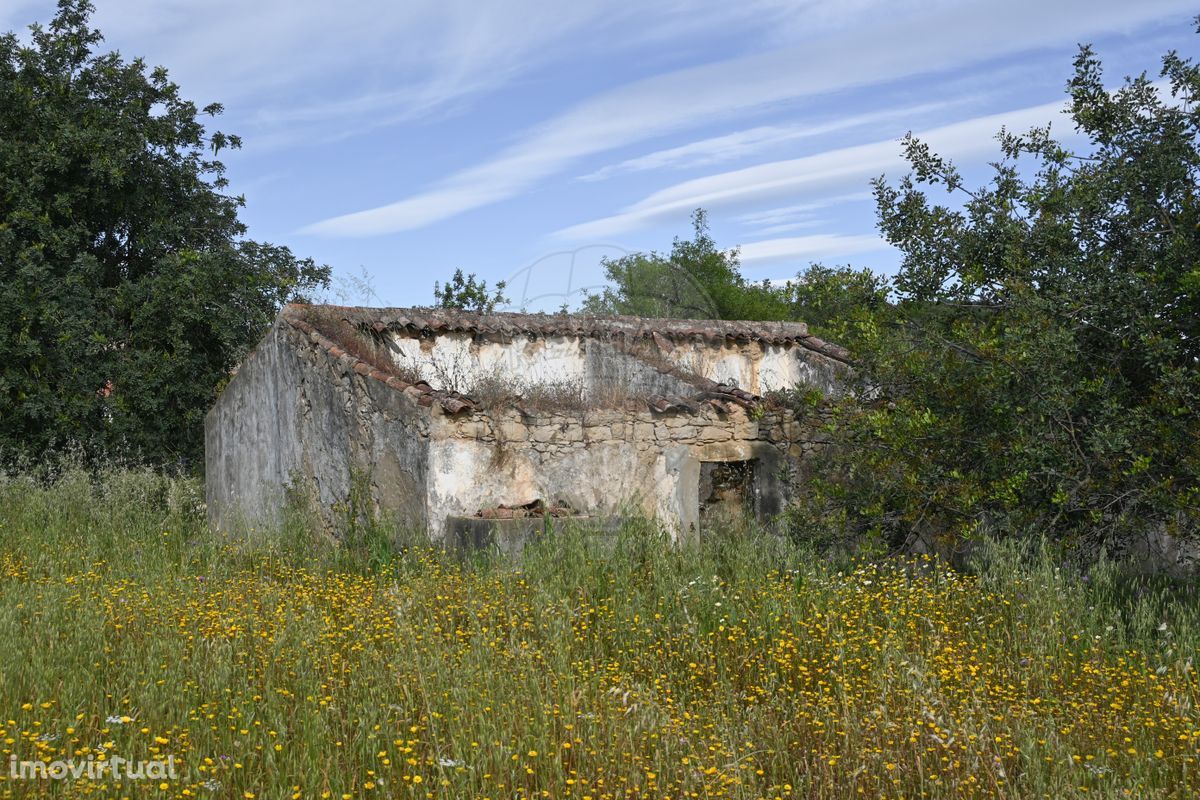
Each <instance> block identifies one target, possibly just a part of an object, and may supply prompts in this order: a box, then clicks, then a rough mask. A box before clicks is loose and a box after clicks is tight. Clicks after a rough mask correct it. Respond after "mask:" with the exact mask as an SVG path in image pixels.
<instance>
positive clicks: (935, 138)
mask: <svg viewBox="0 0 1200 800" xmlns="http://www.w3.org/2000/svg"><path fill="white" fill-rule="evenodd" d="M1063 108H1064V106H1063V103H1061V102H1056V103H1046V104H1043V105H1037V106H1031V107H1029V108H1023V109H1018V110H1016V111H1011V112H1005V113H1001V114H989V115H987V116H983V117H976V118H974V119H969V120H965V121H963V122H956V123H954V124H951V125H943V126H941V127H938V128H933V129H931V130H927V131H924V132H922V133H920V134H918V137H919V138H920V139H922V140H923V141H925V142H927V143H928V144H929V145H930V146H931V147H932V148H933V150H934V151H935V152H938V153H940V154H942V155H945V156H947V157H951V158H960V159H961V158H971V157H976V156H982V155H984V154H987V153H993V152H995V151H996V143H995V141H994V138H993V136H994V134H995V133H996V132H997V131H998V130H999V129H1000V128H1001V127H1002V126H1007V127H1009V128H1011V129H1013V130H1018V131H1022V130H1025V129H1027V128H1030V127H1033V126H1035V125H1044V124H1046V123H1047V122H1051V121H1059V120H1060V118H1061V116H1062V111H1063ZM904 168H905V164H904V161H903V159H902V158H901V148H900V144H899V142H898V141H897V140H895V139H887V140H884V141H878V142H872V143H870V144H863V145H856V146H854V147H843V148H839V149H836V150H829V151H826V152H824V153H817V154H815V155H811V156H805V157H803V158H793V159H788V160H785V161H772V162H770V163H767V164H759V165H757V166H753V167H747V168H745V169H739V170H733V171H731V172H722V173H719V174H716V175H709V176H707V177H703V178H696V179H694V180H690V181H684V182H682V183H677V184H675V185H674V186H669V187H667V188H665V189H662V190H660V191H657V192H654V193H653V194H651V195H649V196H648V197H646V198H644V199H643V200H641V201H639V202H637V203H634V204H633V205H631V206H629V207H628V208H626V209H625V210H624V211H622V212H620V213H618V214H614V215H612V216H609V217H604V218H601V219H597V220H592V221H590V222H584V223H581V224H579V225H573V226H571V227H569V228H564V229H563V230H560V231H558V232H557V233H556V236H558V237H560V238H566V239H591V238H604V237H608V236H613V235H615V234H618V233H624V232H625V231H628V230H631V229H634V228H637V227H640V226H642V225H645V224H647V223H649V222H652V221H655V220H658V219H662V218H665V217H670V216H675V215H678V214H679V213H680V212H687V211H690V210H692V209H694V208H697V207H703V208H707V209H713V208H719V207H722V206H731V205H735V204H745V203H749V202H760V201H770V200H772V199H775V198H779V197H785V196H786V197H790V198H801V199H803V198H809V197H811V198H814V200H815V199H816V198H818V197H820V196H821V195H827V194H834V195H839V194H844V193H847V192H854V191H855V190H858V191H862V190H863V188H864V187H865V186H866V184H867V182H868V181H869V180H870V179H871V178H873V177H875V176H877V175H879V174H881V173H884V172H887V171H889V170H904Z"/></svg>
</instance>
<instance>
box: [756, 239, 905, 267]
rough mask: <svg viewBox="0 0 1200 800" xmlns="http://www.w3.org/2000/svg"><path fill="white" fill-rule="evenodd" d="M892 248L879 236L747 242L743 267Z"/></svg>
mask: <svg viewBox="0 0 1200 800" xmlns="http://www.w3.org/2000/svg"><path fill="white" fill-rule="evenodd" d="M887 247H890V245H889V244H888V243H887V241H886V240H884V239H883V238H881V237H880V236H878V235H877V234H873V233H871V234H856V235H846V234H840V233H818V234H813V235H812V236H787V237H783V238H779V239H761V240H759V241H756V242H747V243H745V244H743V245H742V246H741V248H740V250H739V251H740V255H741V260H742V264H744V265H746V266H752V267H753V266H759V265H763V264H774V263H778V262H781V261H816V260H819V259H822V258H838V257H840V256H849V255H855V254H858V253H870V252H873V251H875V250H883V249H885V248H887Z"/></svg>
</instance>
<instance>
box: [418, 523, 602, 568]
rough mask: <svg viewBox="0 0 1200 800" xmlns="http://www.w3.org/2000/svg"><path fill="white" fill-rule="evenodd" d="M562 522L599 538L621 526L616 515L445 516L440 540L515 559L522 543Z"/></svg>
mask: <svg viewBox="0 0 1200 800" xmlns="http://www.w3.org/2000/svg"><path fill="white" fill-rule="evenodd" d="M564 523H567V524H583V525H585V526H587V527H588V528H589V529H592V530H594V531H595V533H594V534H592V535H594V536H597V537H599V538H611V537H612V536H613V535H615V534H616V532H617V530H618V529H619V528H620V527H621V519H620V518H619V517H608V518H601V517H565V518H550V517H522V518H518V519H484V518H482V517H447V518H446V527H445V532H446V535H445V538H443V539H442V542H443V543H444V545H445V547H446V548H447V549H450V550H454V551H457V552H460V553H464V554H465V553H473V552H478V551H481V550H486V551H491V552H497V553H500V554H501V555H505V556H510V557H513V558H517V557H520V555H521V552H522V551H523V550H524V549H525V545H526V544H528V543H529V542H531V541H533V540H534V539H537V538H539V537H541V536H543V535H545V533H546V532H547V531H548V530H551V529H552V527H553V526H554V525H558V526H560V527H561V526H562V525H563V524H564Z"/></svg>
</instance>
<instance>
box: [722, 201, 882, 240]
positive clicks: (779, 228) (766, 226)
mask: <svg viewBox="0 0 1200 800" xmlns="http://www.w3.org/2000/svg"><path fill="white" fill-rule="evenodd" d="M870 198H871V193H870V192H851V193H850V194H839V195H833V196H832V197H822V198H821V199H820V200H816V201H813V202H810V203H795V204H793V205H788V206H778V207H775V208H766V209H762V210H759V211H752V212H750V213H748V214H740V215H738V216H737V217H735V218H734V220H735V221H736V222H738V223H740V224H741V225H743V226H744V227H747V228H751V229H753V230H754V233H755V234H756V235H758V236H767V235H770V234H775V233H786V232H788V231H795V230H800V229H802V228H812V227H816V226H817V225H820V224H823V222H824V221H823V220H821V219H819V218H817V217H816V216H814V214H813V212H815V211H824V210H825V209H828V208H831V207H832V206H837V205H841V204H843V203H853V202H858V201H861V200H869V199H870Z"/></svg>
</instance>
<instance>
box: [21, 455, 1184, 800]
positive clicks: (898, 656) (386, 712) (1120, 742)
mask: <svg viewBox="0 0 1200 800" xmlns="http://www.w3.org/2000/svg"><path fill="white" fill-rule="evenodd" d="M202 497H203V488H202V486H201V485H200V484H199V482H198V481H195V480H192V479H179V478H171V477H165V476H163V475H161V474H157V473H155V472H153V471H150V470H139V471H124V470H109V469H100V470H92V471H88V472H84V471H80V470H71V469H67V470H64V471H60V473H59V477H58V478H57V479H56V480H53V481H50V482H47V481H45V480H40V479H39V480H33V479H30V478H29V477H28V476H23V475H3V474H0V638H2V640H3V641H4V643H5V646H4V647H0V708H3V709H5V718H6V720H7V719H12V720H13V722H12V723H11V724H9V723H7V722H6V723H5V727H4V730H5V732H6V733H5V735H4V737H3V739H0V756H2V757H3V763H4V764H5V769H6V770H7V764H8V761H9V756H10V755H16V756H17V758H18V760H26V759H40V760H44V761H52V760H57V759H64V760H65V759H72V758H73V759H75V760H76V762H77V763H78V762H80V761H82V760H84V758H85V756H84V755H81V753H83V754H90V753H94V752H95V751H96V750H97V749H99V748H101V747H103V749H104V751H105V753H106V754H107V755H106V757H107V758H109V759H112V758H114V757H117V756H119V757H121V758H124V759H133V760H140V759H147V758H164V757H167V756H173V757H174V759H175V762H176V765H177V766H178V777H177V778H173V779H171V780H170V781H169V782H168V786H167V788H166V789H161V790H160V789H159V787H158V781H134V782H132V784H131V783H125V784H121V785H118V784H116V783H113V782H110V781H106V780H101V781H97V782H93V783H84V782H75V783H71V782H69V781H55V782H53V784H50V783H46V782H44V781H42V782H37V783H34V782H22V781H6V782H0V786H2V787H4V788H0V796H5V797H44V796H45V797H57V796H64V795H65V796H74V795H73V794H72V790H73V789H74V790H77V791H76V792H75V793H76V794H77V793H78V791H83V792H88V793H91V794H93V795H95V796H101V797H103V796H110V797H111V796H125V795H128V796H131V797H140V796H163V797H165V796H174V797H223V798H226V797H227V798H243V797H246V796H248V795H254V796H255V797H256V798H264V799H267V798H269V800H282V799H283V798H290V797H292V796H293V795H296V794H299V795H300V796H301V797H303V798H321V797H323V796H325V795H326V794H328V795H329V796H331V797H335V798H336V797H341V796H342V795H345V794H348V795H351V796H352V797H376V796H377V797H381V798H382V797H396V796H399V797H406V796H409V795H419V794H420V793H423V792H424V791H425V790H426V788H427V787H428V790H429V792H430V793H431V794H435V795H436V796H438V797H453V798H457V797H506V798H508V797H513V798H534V797H543V796H545V797H555V798H559V797H561V798H579V797H584V796H587V795H588V794H591V796H593V797H601V796H602V795H604V793H605V792H608V793H609V796H612V797H616V796H622V797H631V796H633V795H634V790H636V794H637V795H638V796H643V797H663V796H667V795H669V796H671V797H692V796H696V797H721V796H725V797H732V798H758V797H776V796H784V797H787V796H790V797H802V798H806V799H808V800H842V799H843V798H846V797H856V796H859V795H860V793H859V791H858V790H859V789H862V790H863V791H862V792H861V796H863V797H869V798H877V797H884V798H894V797H920V796H925V797H928V798H962V797H1006V798H1026V797H1052V798H1072V799H1074V798H1095V797H1101V798H1128V797H1138V798H1142V797H1153V798H1174V797H1178V798H1191V797H1195V796H1196V793H1197V790H1198V789H1200V773H1198V772H1197V769H1196V766H1197V764H1198V763H1200V751H1198V745H1200V681H1198V680H1197V676H1196V670H1195V658H1194V654H1195V652H1196V648H1197V647H1198V646H1200V602H1198V601H1200V596H1198V589H1200V587H1197V585H1196V584H1195V582H1192V583H1190V584H1183V585H1179V586H1170V585H1164V584H1160V583H1156V582H1151V581H1140V582H1138V583H1136V584H1130V583H1128V582H1126V581H1124V580H1122V579H1121V577H1120V575H1119V574H1117V573H1116V572H1115V571H1114V570H1113V569H1112V565H1110V564H1100V565H1097V566H1096V568H1094V569H1092V570H1091V572H1090V573H1089V574H1088V575H1087V577H1086V579H1085V578H1084V577H1083V576H1080V575H1079V574H1077V573H1075V572H1074V571H1073V570H1069V569H1066V570H1064V569H1060V568H1059V564H1058V562H1057V559H1054V558H1053V555H1054V554H1053V552H1050V551H1045V550H1039V548H1037V547H1025V546H1024V544H1025V543H1016V542H1009V543H1004V544H1003V545H1001V546H998V547H990V546H989V547H985V548H983V552H982V553H981V554H980V556H981V557H980V558H977V559H976V560H975V562H974V564H973V567H974V569H973V571H972V574H961V573H955V572H952V571H950V570H948V569H946V568H945V565H944V564H937V563H936V562H933V561H932V560H926V559H904V560H899V559H896V560H893V559H883V560H880V561H877V562H866V561H863V560H855V561H846V560H839V561H831V560H829V559H828V558H825V557H821V556H819V555H818V554H816V553H814V552H812V551H811V550H808V549H807V548H806V547H804V546H802V545H797V544H796V543H794V542H790V541H788V540H786V539H784V538H782V537H777V536H772V535H770V534H767V533H765V532H763V531H762V530H756V529H753V528H750V529H748V530H742V531H710V532H708V533H707V534H706V535H705V536H704V537H702V538H701V540H700V541H697V542H692V543H689V544H688V545H687V546H681V547H673V546H671V544H670V542H669V541H667V540H666V538H665V537H664V536H663V535H662V534H661V531H660V530H659V529H658V528H657V526H655V525H653V524H651V523H648V522H647V521H645V520H634V521H629V522H627V523H626V524H625V525H623V526H622V528H621V529H620V530H619V531H617V532H616V533H615V534H614V533H613V532H612V531H607V532H605V531H603V530H601V529H599V528H593V527H588V523H587V522H586V521H570V520H568V521H561V523H560V524H559V525H557V526H556V530H555V532H554V533H553V534H552V535H549V536H546V537H542V538H541V539H539V540H536V541H534V542H531V543H530V544H529V545H528V546H526V548H525V549H524V551H523V554H522V561H521V562H520V563H514V562H512V561H511V560H507V559H503V558H500V557H490V558H489V557H480V558H478V559H474V560H471V561H469V562H466V563H464V562H463V561H462V560H460V559H458V558H456V557H455V556H453V555H451V554H448V553H445V552H442V551H437V550H434V549H432V548H429V547H420V548H411V549H409V550H407V551H405V552H403V553H395V554H393V556H392V557H391V558H390V559H389V560H388V561H387V562H386V563H384V564H381V563H378V562H376V561H375V560H374V559H372V558H370V557H369V555H368V554H367V553H365V552H360V553H358V554H355V553H353V552H352V551H350V548H346V547H335V546H333V545H332V544H331V542H330V541H328V540H326V541H325V542H324V544H322V543H321V540H320V539H308V538H306V537H305V536H304V535H303V534H304V533H305V531H306V530H308V529H311V528H313V527H319V525H320V523H319V521H318V520H315V519H311V520H308V521H307V524H305V521H304V520H303V519H298V520H296V522H295V524H296V525H297V526H298V528H299V530H296V531H280V530H277V529H268V530H260V531H257V532H256V533H257V534H258V535H256V536H253V537H249V538H245V539H242V538H229V539H223V538H221V537H220V536H219V535H218V534H214V533H213V532H211V531H209V530H208V529H207V527H206V526H205V523H204V516H203V502H202ZM348 551H350V552H348ZM114 717H115V718H116V719H115V720H114V719H113V718H114ZM1151 723H1153V724H1151ZM339 743H340V744H339ZM6 777H7V775H6ZM418 777H420V782H418V781H417V778H418ZM601 781H603V783H601ZM139 784H141V785H144V786H145V787H146V788H145V790H143V791H139V790H138V789H137V786H138V785H139ZM368 784H370V787H368ZM131 785H132V786H133V788H132V789H130V788H129V787H130V786H131ZM787 786H791V787H792V789H791V790H790V791H789V790H788V789H786V787H787ZM406 787H407V788H406ZM609 787H619V788H616V789H614V790H610V789H609ZM623 787H629V788H628V789H626V788H623ZM60 789H61V790H62V791H60ZM26 790H28V791H26Z"/></svg>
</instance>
